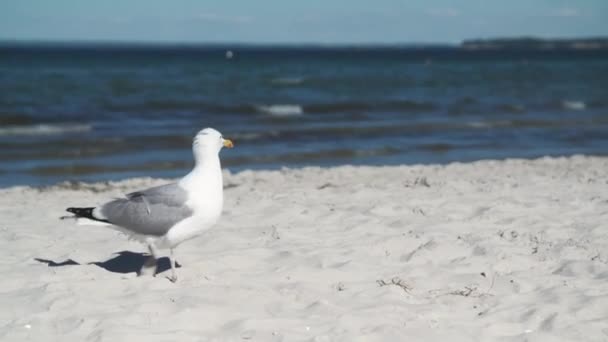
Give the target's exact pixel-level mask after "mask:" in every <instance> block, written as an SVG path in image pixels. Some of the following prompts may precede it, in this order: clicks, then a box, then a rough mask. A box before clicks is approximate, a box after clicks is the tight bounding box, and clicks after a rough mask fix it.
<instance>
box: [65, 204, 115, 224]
mask: <svg viewBox="0 0 608 342" xmlns="http://www.w3.org/2000/svg"><path fill="white" fill-rule="evenodd" d="M93 210H95V207H89V208H67V209H66V211H68V212H70V213H72V214H74V215H76V217H77V218H86V219H89V220H93V221H99V222H104V223H110V222H108V220H104V219H100V218H97V217H95V216H93Z"/></svg>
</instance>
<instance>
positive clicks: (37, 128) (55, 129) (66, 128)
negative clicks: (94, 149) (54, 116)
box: [0, 124, 93, 135]
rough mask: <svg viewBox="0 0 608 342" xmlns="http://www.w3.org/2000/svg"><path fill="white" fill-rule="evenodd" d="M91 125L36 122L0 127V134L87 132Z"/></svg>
mask: <svg viewBox="0 0 608 342" xmlns="http://www.w3.org/2000/svg"><path fill="white" fill-rule="evenodd" d="M92 128H93V127H92V126H91V125H85V124H37V125H27V126H5V127H0V135H53V134H64V133H81V132H88V131H90V130H91V129H92Z"/></svg>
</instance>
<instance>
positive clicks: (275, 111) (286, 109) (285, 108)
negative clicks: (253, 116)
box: [256, 104, 304, 117]
mask: <svg viewBox="0 0 608 342" xmlns="http://www.w3.org/2000/svg"><path fill="white" fill-rule="evenodd" d="M256 108H257V110H259V111H260V112H262V113H266V114H269V115H271V116H275V117H288V116H299V115H302V114H304V109H303V108H302V106H299V105H289V104H279V105H270V106H258V107H256Z"/></svg>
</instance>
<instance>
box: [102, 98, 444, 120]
mask: <svg viewBox="0 0 608 342" xmlns="http://www.w3.org/2000/svg"><path fill="white" fill-rule="evenodd" d="M102 106H103V109H104V110H106V111H111V112H128V113H135V114H142V115H146V116H150V115H157V114H159V113H162V114H163V115H164V114H165V113H164V112H168V111H178V112H182V113H183V112H191V113H218V114H237V115H239V114H240V115H243V114H250V113H254V112H258V113H259V112H262V113H266V114H270V115H274V116H293V115H301V114H303V113H317V114H325V113H339V112H373V111H395V112H406V113H410V112H429V111H433V110H437V109H438V108H439V107H440V106H439V104H437V103H432V102H418V101H410V100H388V101H369V102H361V101H344V102H325V103H308V104H270V105H268V104H250V103H241V104H238V103H237V104H223V103H211V102H205V101H197V100H194V101H193V100H184V101H180V100H152V99H150V100H147V101H143V102H141V103H120V102H111V103H103V104H102ZM144 113H145V114H144Z"/></svg>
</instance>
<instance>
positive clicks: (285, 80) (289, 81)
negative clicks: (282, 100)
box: [270, 77, 304, 85]
mask: <svg viewBox="0 0 608 342" xmlns="http://www.w3.org/2000/svg"><path fill="white" fill-rule="evenodd" d="M270 83H273V84H281V85H298V84H302V83H304V78H303V77H277V78H273V79H272V80H270Z"/></svg>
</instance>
